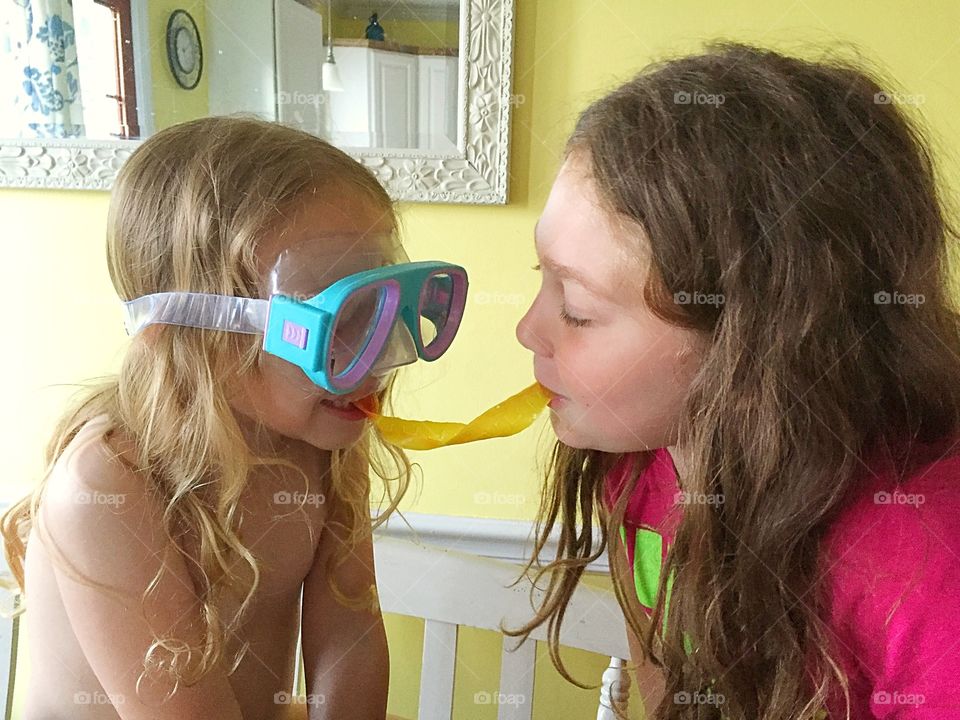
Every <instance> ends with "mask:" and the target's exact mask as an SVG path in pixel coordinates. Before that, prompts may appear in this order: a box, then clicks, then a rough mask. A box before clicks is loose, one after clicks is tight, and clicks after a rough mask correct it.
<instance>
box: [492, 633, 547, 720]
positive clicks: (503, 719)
mask: <svg viewBox="0 0 960 720" xmlns="http://www.w3.org/2000/svg"><path fill="white" fill-rule="evenodd" d="M516 644H517V639H516V638H511V637H504V638H503V652H502V653H501V655H500V693H499V695H498V697H497V701H498V705H497V720H531V718H532V717H533V676H534V670H535V669H536V665H537V643H536V642H534V640H533V639H530V640H527V642H525V643H523V645H521V646H520V647H518V648H516V649H515V650H514V649H513V648H514V646H515V645H516Z"/></svg>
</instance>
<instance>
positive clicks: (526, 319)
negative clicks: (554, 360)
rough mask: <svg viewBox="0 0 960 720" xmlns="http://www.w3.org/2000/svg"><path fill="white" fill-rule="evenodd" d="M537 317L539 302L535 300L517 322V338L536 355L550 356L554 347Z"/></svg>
mask: <svg viewBox="0 0 960 720" xmlns="http://www.w3.org/2000/svg"><path fill="white" fill-rule="evenodd" d="M537 317H538V313H537V302H536V300H534V302H533V305H532V306H530V309H529V310H527V313H526V315H524V316H523V317H522V318H521V319H520V322H519V323H517V340H518V341H519V342H520V344H521V345H523V346H524V347H525V348H526V349H527V350H530V351H531V352H532V353H533V354H534V355H540V356H541V357H549V356H550V355H551V353H552V348H551V346H550V343H549V342H548V341H547V338H546V336H545V335H544V334H543V330H542V327H540V324H539V323H538V322H537Z"/></svg>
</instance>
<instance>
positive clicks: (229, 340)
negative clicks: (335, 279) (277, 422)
mask: <svg viewBox="0 0 960 720" xmlns="http://www.w3.org/2000/svg"><path fill="white" fill-rule="evenodd" d="M326 189H349V190H350V191H351V192H357V193H362V194H363V196H364V197H365V198H367V199H368V200H369V201H370V202H371V203H372V207H374V208H377V209H378V210H380V211H382V213H383V214H384V215H385V216H388V217H390V218H391V219H392V220H393V221H394V222H393V224H394V226H395V227H396V225H397V217H396V214H395V208H394V205H393V202H392V200H391V199H390V197H389V196H388V195H387V193H386V192H385V190H384V189H383V187H382V186H381V185H380V184H379V182H378V181H377V180H376V178H375V177H374V176H373V174H372V173H371V172H370V171H369V170H367V169H366V168H364V167H363V166H362V165H360V164H359V163H357V162H356V161H355V160H353V159H352V158H351V157H350V156H349V155H347V154H346V153H344V152H342V151H341V150H338V149H337V148H335V147H333V146H332V145H330V144H329V143H327V142H324V141H323V140H321V139H320V138H318V137H315V136H313V135H310V134H308V133H306V132H302V131H299V130H295V129H293V128H289V127H285V126H283V125H280V124H277V123H271V122H266V121H263V120H259V119H256V118H253V117H246V116H242V115H235V116H227V117H208V118H202V119H198V120H192V121H189V122H185V123H181V124H178V125H175V126H173V127H170V128H167V129H164V130H162V131H160V132H159V133H157V134H155V135H153V136H151V137H150V138H148V139H147V140H146V141H145V142H144V143H143V144H142V145H140V146H139V147H138V148H137V149H136V150H135V151H134V152H133V153H132V154H131V156H130V158H129V159H128V160H127V161H126V162H125V163H124V165H123V167H122V168H121V169H120V172H119V174H118V176H117V180H116V183H115V184H114V187H113V191H112V195H111V200H110V208H109V213H108V219H107V262H108V265H109V269H110V277H111V279H112V281H113V285H114V287H115V289H116V291H117V294H118V295H119V297H120V299H121V300H130V299H133V298H136V297H140V296H142V295H147V294H151V293H158V292H165V291H191V292H203V293H212V294H224V295H236V296H242V297H260V294H261V278H260V269H259V268H258V266H257V262H256V257H255V254H254V253H255V248H256V246H257V243H258V241H259V239H260V238H261V237H262V236H263V234H264V233H265V232H267V231H268V229H269V228H271V227H272V226H273V225H274V224H275V223H277V222H281V221H283V218H284V212H285V210H286V209H288V208H290V207H294V206H295V205H297V204H298V203H299V202H301V201H302V200H303V198H304V197H307V196H308V195H309V194H310V193H313V192H320V191H324V190H326ZM151 330H156V331H157V332H156V333H155V334H154V335H153V337H152V338H151V339H150V342H147V341H146V340H145V338H144V334H143V333H141V334H138V335H136V336H135V337H134V338H133V339H132V340H131V342H130V345H129V348H128V349H127V351H126V354H125V355H124V358H123V362H122V365H121V368H120V371H119V373H118V374H117V375H116V376H111V377H107V378H102V379H98V380H96V381H93V382H90V383H88V384H87V385H86V386H85V389H84V390H83V391H81V393H80V394H79V398H78V399H76V400H75V402H74V406H73V407H71V408H69V409H68V410H67V411H66V412H65V413H64V415H63V416H62V418H61V419H60V420H59V422H58V424H57V426H56V427H55V428H54V431H53V433H52V437H51V439H50V442H49V444H48V446H47V448H46V452H45V456H44V460H45V471H44V474H43V476H42V477H41V478H40V481H39V483H38V484H37V486H36V487H35V489H34V490H33V491H32V492H31V493H30V494H28V495H27V496H26V497H24V498H23V499H22V500H20V501H19V502H18V503H17V504H15V505H14V506H13V507H11V508H10V509H9V510H8V511H7V512H6V513H5V514H4V516H3V519H2V532H3V540H4V551H5V553H6V556H7V560H8V562H9V565H10V568H11V571H12V573H13V575H14V577H15V579H16V582H17V583H18V585H19V586H20V589H21V590H23V589H24V567H23V563H24V557H25V553H26V543H27V540H28V538H29V535H30V530H31V527H33V526H34V525H36V527H37V530H38V532H40V533H41V535H40V537H41V538H43V539H44V544H45V546H46V547H47V548H48V551H50V552H51V555H52V556H53V557H54V559H56V560H57V561H58V562H59V563H60V564H61V565H62V566H63V569H64V570H65V571H66V572H68V573H72V574H73V575H74V576H75V577H77V579H79V580H81V581H85V582H88V584H91V585H93V586H97V587H100V588H101V589H103V590H104V591H106V592H110V591H111V589H110V588H106V587H104V586H102V585H101V584H99V583H96V582H94V581H93V580H92V579H90V578H84V577H82V576H79V574H78V573H77V571H76V569H75V568H72V567H71V566H70V563H69V561H68V560H67V558H66V557H65V556H64V555H63V553H62V552H60V551H59V550H58V549H57V548H56V547H55V544H54V543H53V542H52V539H51V538H49V534H48V533H47V532H46V531H45V530H44V528H43V524H42V523H39V522H38V519H39V518H40V515H39V508H40V503H41V501H42V499H43V493H44V488H45V486H46V483H47V479H48V478H49V476H50V473H51V471H52V470H53V469H54V466H55V464H56V463H57V460H58V459H59V458H60V457H61V455H62V454H63V452H64V450H65V449H66V448H67V446H68V445H69V444H70V442H71V441H72V440H73V439H74V438H75V437H76V435H77V433H78V432H79V431H80V429H81V428H82V427H83V426H84V425H85V424H86V423H87V422H89V421H91V420H93V419H94V418H98V417H100V416H106V421H105V422H104V423H103V424H102V427H103V434H104V435H107V434H110V433H111V432H113V431H116V430H119V431H122V433H123V434H124V436H125V437H126V438H129V439H130V440H131V441H132V445H133V447H134V448H135V451H134V452H135V454H136V457H135V458H134V459H133V460H134V465H135V469H136V470H138V471H139V472H141V473H143V476H144V477H145V478H146V479H147V481H148V482H150V483H151V491H152V492H154V493H156V494H157V496H158V497H159V498H160V499H161V500H162V501H163V507H164V514H163V522H164V524H165V530H166V532H167V535H168V537H169V538H170V542H172V543H174V545H175V546H176V549H177V550H178V551H179V552H180V553H181V554H182V555H183V556H184V559H185V560H186V561H187V563H188V564H189V565H191V566H194V567H196V568H197V570H198V571H199V575H200V579H201V587H199V588H198V594H199V600H200V602H201V604H202V623H203V637H202V638H201V643H200V647H199V648H186V647H185V646H184V645H183V643H181V642H180V641H179V640H177V639H176V638H156V640H155V642H154V643H153V645H152V646H151V647H150V648H149V650H148V651H147V654H146V657H145V658H144V667H145V668H147V667H163V668H165V669H166V670H167V672H169V674H170V676H171V677H172V679H173V681H174V686H173V687H174V691H175V689H176V683H179V682H181V681H184V682H186V683H187V684H192V683H194V682H196V681H198V680H199V679H200V678H201V677H202V676H203V675H204V674H205V673H206V672H208V671H209V670H210V669H212V668H213V667H215V666H217V665H218V664H219V663H221V661H224V660H227V661H229V662H230V663H232V667H234V668H235V667H236V665H237V664H238V663H239V662H240V660H241V659H242V657H243V654H244V653H245V651H246V647H245V646H244V647H242V648H240V650H239V651H238V652H237V653H235V654H233V655H234V656H233V657H229V655H230V654H229V653H228V652H227V649H226V641H227V639H228V638H229V637H230V636H231V635H232V634H234V633H236V631H237V630H238V628H239V627H240V625H241V622H242V619H243V616H244V613H245V612H246V610H247V608H248V606H249V604H250V601H251V599H252V598H253V596H254V593H255V592H256V589H257V585H258V583H259V566H258V561H257V559H256V557H255V556H254V555H253V554H252V553H251V552H250V551H249V550H248V549H247V548H246V547H245V546H244V545H243V543H242V542H241V538H240V536H239V532H238V530H239V522H240V519H241V518H240V513H239V512H238V509H239V508H238V506H239V502H240V498H241V493H242V491H243V489H244V487H245V486H246V483H247V478H248V475H249V473H250V471H251V470H252V469H253V468H254V467H257V466H265V465H274V466H284V467H288V468H290V469H292V470H293V471H294V472H296V473H298V474H299V475H301V476H302V477H303V480H304V490H305V493H304V495H306V490H308V489H309V478H308V477H307V475H306V473H304V471H303V470H302V469H301V468H299V467H298V466H297V465H296V464H294V463H292V462H290V461H289V460H286V459H284V458H280V457H262V456H258V455H257V454H256V453H255V452H254V451H253V449H252V448H251V447H249V445H248V444H247V442H246V440H245V438H244V435H243V433H242V430H241V428H240V426H239V424H238V422H237V418H236V416H235V415H234V413H233V411H232V410H231V408H230V406H229V405H228V402H227V384H228V382H229V381H232V380H233V379H235V378H237V377H239V376H242V375H245V374H246V373H250V372H254V371H255V370H256V368H257V367H259V363H260V361H261V359H262V351H261V348H260V345H261V339H260V338H258V337H257V336H255V335H241V334H237V333H229V332H224V331H212V330H197V329H195V328H191V327H181V326H174V325H158V326H156V327H153V328H151ZM238 359H239V360H238ZM388 395H389V387H388V388H387V389H386V390H384V391H383V392H382V393H381V397H380V399H381V401H382V402H383V401H386V400H387V399H388ZM329 455H330V463H331V494H332V496H333V498H334V499H335V500H336V501H337V502H339V503H342V505H343V507H345V508H346V510H347V522H349V523H350V527H349V528H348V533H347V534H348V537H349V540H348V543H347V545H348V547H347V548H346V549H345V550H344V552H342V553H335V554H334V557H333V560H332V561H333V562H336V563H339V562H342V561H343V560H344V559H345V557H346V555H347V554H348V553H349V545H350V544H351V543H355V542H357V541H358V540H359V539H360V538H362V537H364V536H366V535H367V534H368V533H369V531H370V525H371V522H370V511H371V507H370V493H371V484H370V482H369V474H368V470H369V469H372V470H373V471H374V473H375V474H376V475H377V476H379V478H381V479H382V480H383V487H382V494H381V495H380V498H379V506H380V508H381V510H382V512H381V514H380V515H379V516H378V517H377V518H376V520H375V523H374V524H375V525H376V524H379V523H381V522H383V520H384V519H385V518H386V517H387V515H388V514H389V513H390V512H391V511H393V510H394V509H395V508H396V505H397V503H398V502H399V501H400V499H401V498H402V496H403V494H404V492H405V491H406V489H407V486H408V483H409V478H410V469H411V466H410V463H409V461H408V459H407V457H406V455H405V454H404V453H403V451H402V450H400V449H398V448H395V447H393V446H390V445H387V444H385V443H384V442H383V441H382V439H381V438H380V436H379V434H377V433H375V432H368V433H367V434H365V435H364V437H363V438H362V439H361V440H360V442H358V443H356V444H355V445H353V446H351V447H350V448H346V449H342V450H335V451H332V452H330V453H329ZM120 460H121V461H123V460H125V458H122V457H121V458H120ZM304 499H305V497H304ZM301 507H302V505H301ZM185 534H189V535H192V536H194V537H196V538H197V541H198V550H197V556H196V557H193V556H192V555H191V553H190V551H189V549H188V548H187V546H185V545H184V544H183V541H182V538H183V537H184V535H185ZM238 568H239V569H238ZM163 572H164V568H161V569H160V571H158V574H157V576H156V577H155V578H154V579H153V581H152V583H151V584H150V586H149V587H147V588H145V590H144V593H143V599H146V598H147V597H148V596H149V593H150V592H152V590H153V589H155V588H156V587H157V583H158V581H159V579H160V577H161V574H162V573H163ZM333 590H334V592H335V593H337V594H338V597H340V598H341V600H342V601H344V602H348V601H351V600H354V601H356V602H357V603H360V602H362V603H364V604H369V603H370V602H371V599H370V597H369V596H366V597H364V598H362V599H350V598H346V597H345V596H344V595H343V594H342V593H340V592H339V589H338V588H336V587H334V588H333ZM228 597H239V598H243V602H242V603H241V604H240V606H239V608H238V610H237V611H236V613H234V614H232V615H230V616H224V614H223V613H222V612H221V611H220V608H221V606H222V599H223V598H228ZM25 599H26V600H27V604H24V605H23V606H22V609H26V607H27V606H28V603H29V598H25ZM21 611H22V610H21ZM167 655H172V657H167ZM145 672H146V670H145Z"/></svg>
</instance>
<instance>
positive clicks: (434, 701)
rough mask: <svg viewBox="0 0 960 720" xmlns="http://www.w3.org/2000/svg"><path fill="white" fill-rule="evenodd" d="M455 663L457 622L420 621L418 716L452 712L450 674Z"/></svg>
mask: <svg viewBox="0 0 960 720" xmlns="http://www.w3.org/2000/svg"><path fill="white" fill-rule="evenodd" d="M456 664H457V626H456V625H454V624H452V623H446V622H440V621H439V620H425V621H424V623H423V669H422V671H421V674H420V712H419V713H418V717H419V718H420V720H450V718H451V717H452V716H453V676H454V673H455V671H456Z"/></svg>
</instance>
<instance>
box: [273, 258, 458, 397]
mask: <svg viewBox="0 0 960 720" xmlns="http://www.w3.org/2000/svg"><path fill="white" fill-rule="evenodd" d="M468 284H469V282H468V279H467V272H466V270H464V268H462V267H460V266H459V265H451V264H448V263H442V262H437V261H425V262H415V263H404V264H401V265H389V266H386V267H381V268H375V269H373V270H366V271H364V272H360V273H356V274H354V275H349V276H347V277H345V278H342V279H340V280H338V281H336V282H335V283H333V284H332V285H331V286H330V287H328V288H326V289H325V290H323V292H321V293H319V294H318V295H315V296H313V297H311V298H309V299H307V300H298V299H296V298H292V297H288V296H286V295H283V294H275V295H273V296H272V297H271V298H270V301H269V303H270V304H269V310H268V313H267V320H266V331H265V332H264V339H263V349H264V350H265V351H266V352H269V353H271V354H272V355H276V356H277V357H280V358H283V359H284V360H287V361H288V362H291V363H293V364H294V365H297V366H298V367H300V368H301V369H302V370H303V371H304V373H306V375H307V377H309V378H310V380H311V381H312V382H313V383H314V384H316V385H319V386H320V387H322V388H324V389H325V390H327V391H328V392H330V393H334V394H337V395H343V394H347V393H349V392H351V391H353V390H355V389H356V388H357V387H359V386H360V384H361V383H362V382H363V380H364V379H365V378H366V377H367V376H368V375H370V373H371V372H372V371H373V370H374V368H375V366H376V363H377V360H378V359H379V358H380V356H381V354H382V353H383V351H384V349H385V348H386V346H387V342H388V340H389V338H390V335H391V332H392V331H393V328H394V325H395V323H396V322H397V321H401V322H403V323H404V325H406V328H407V330H408V331H409V332H410V336H411V337H412V338H413V342H414V345H415V347H416V351H417V356H418V357H419V358H421V359H423V360H426V361H428V362H432V361H434V360H436V359H437V358H439V357H440V356H441V355H443V354H444V353H445V352H446V351H447V349H448V348H449V347H450V344H451V343H452V342H453V339H454V338H455V337H456V334H457V330H458V329H459V327H460V322H461V320H462V319H463V312H464V309H465V306H466V298H467V288H468ZM371 292H375V293H376V297H375V308H374V309H373V312H372V315H371V319H370V322H369V324H368V327H367V330H366V333H365V336H364V338H363V339H362V342H360V343H359V344H358V346H357V347H356V348H355V349H354V350H353V351H352V352H351V355H352V357H350V358H349V359H348V362H347V364H346V365H345V366H344V367H342V368H339V369H336V368H335V362H332V360H335V359H336V354H337V349H336V348H335V347H334V346H333V343H334V336H335V331H336V328H337V327H338V325H339V323H340V322H341V321H342V320H343V317H342V316H343V314H344V309H345V308H347V307H349V305H350V303H351V299H352V298H355V297H356V296H357V294H358V293H371ZM426 323H429V324H426ZM431 326H432V328H433V331H434V334H433V337H429V338H427V337H425V336H424V328H425V327H427V328H429V327H431Z"/></svg>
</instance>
